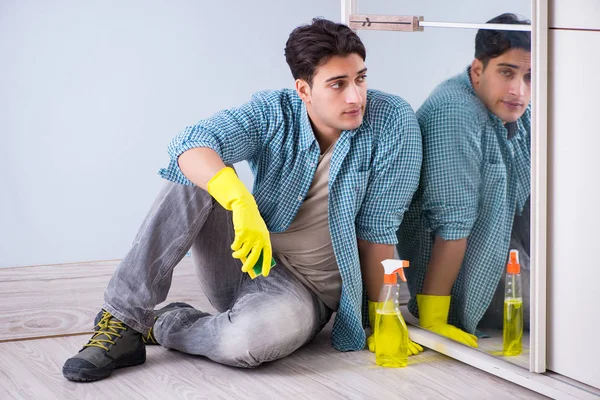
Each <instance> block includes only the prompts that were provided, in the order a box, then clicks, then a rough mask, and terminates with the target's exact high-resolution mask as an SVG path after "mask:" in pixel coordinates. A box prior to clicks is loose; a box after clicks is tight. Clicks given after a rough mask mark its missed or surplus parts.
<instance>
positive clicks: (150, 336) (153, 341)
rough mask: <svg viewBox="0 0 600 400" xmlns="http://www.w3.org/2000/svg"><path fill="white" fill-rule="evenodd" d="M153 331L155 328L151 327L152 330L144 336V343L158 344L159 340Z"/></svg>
mask: <svg viewBox="0 0 600 400" xmlns="http://www.w3.org/2000/svg"><path fill="white" fill-rule="evenodd" d="M152 331H153V329H152V328H150V330H149V331H148V334H147V335H146V336H142V341H143V342H144V344H158V342H157V341H156V338H155V337H154V333H153V332H152Z"/></svg>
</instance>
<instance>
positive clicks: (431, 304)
mask: <svg viewBox="0 0 600 400" xmlns="http://www.w3.org/2000/svg"><path fill="white" fill-rule="evenodd" d="M417 304H418V305H419V317H420V318H419V325H421V326H422V327H423V328H425V329H427V330H429V331H432V332H435V333H437V334H439V335H442V336H445V337H447V338H449V339H452V340H454V341H456V342H459V343H462V344H466V345H467V346H471V347H477V336H474V335H471V334H470V333H467V332H465V331H463V330H461V329H458V328H457V327H455V326H454V325H449V324H448V311H449V310H450V296H431V295H425V294H418V295H417Z"/></svg>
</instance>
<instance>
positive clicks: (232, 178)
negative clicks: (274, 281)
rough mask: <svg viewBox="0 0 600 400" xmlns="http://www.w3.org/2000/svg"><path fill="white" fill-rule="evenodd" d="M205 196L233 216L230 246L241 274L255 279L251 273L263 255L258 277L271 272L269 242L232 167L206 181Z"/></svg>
mask: <svg viewBox="0 0 600 400" xmlns="http://www.w3.org/2000/svg"><path fill="white" fill-rule="evenodd" d="M207 189H208V193H210V195H211V196H213V197H214V198H215V200H217V202H219V204H221V205H222V206H223V208H225V209H227V210H231V211H232V213H233V228H234V231H235V239H234V241H233V243H232V245H231V250H233V257H234V258H237V259H240V260H241V261H242V263H243V266H242V271H243V272H247V273H249V274H250V277H251V278H253V279H254V278H255V277H256V274H255V273H254V271H253V270H252V268H253V267H254V264H256V262H257V261H258V258H259V257H260V255H261V252H262V253H263V254H262V255H263V257H262V260H263V264H262V274H263V275H264V276H268V275H269V271H270V270H271V258H272V249H271V239H270V236H269V230H268V229H267V225H266V224H265V221H264V220H263V219H262V217H261V215H260V213H259V211H258V206H257V205H256V201H254V197H252V195H251V194H250V192H248V190H247V189H246V187H245V186H244V184H243V183H242V181H240V180H239V178H238V177H237V175H236V174H235V172H234V170H233V169H232V168H229V167H226V168H223V169H222V170H220V171H219V172H217V173H216V175H215V176H214V177H213V178H212V179H211V180H210V181H208V184H207Z"/></svg>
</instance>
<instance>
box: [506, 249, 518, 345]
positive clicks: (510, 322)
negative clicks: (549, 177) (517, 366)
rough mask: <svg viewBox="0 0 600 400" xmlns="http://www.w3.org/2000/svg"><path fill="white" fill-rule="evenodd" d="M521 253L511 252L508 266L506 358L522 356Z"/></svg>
mask: <svg viewBox="0 0 600 400" xmlns="http://www.w3.org/2000/svg"><path fill="white" fill-rule="evenodd" d="M522 293H523V292H522V286H521V265H520V264H519V251H518V250H511V251H510V257H509V260H508V264H507V266H506V284H505V286H504V324H503V330H502V339H503V340H502V343H503V346H502V347H503V349H502V353H503V354H504V355H505V356H516V355H519V354H521V351H522V347H523V346H522V343H521V342H522V339H523V294H522Z"/></svg>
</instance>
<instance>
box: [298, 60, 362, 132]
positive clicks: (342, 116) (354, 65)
mask: <svg viewBox="0 0 600 400" xmlns="http://www.w3.org/2000/svg"><path fill="white" fill-rule="evenodd" d="M366 72H367V68H365V63H364V61H363V59H362V58H361V57H360V56H359V55H357V54H350V55H348V56H345V57H340V56H334V57H331V58H330V59H329V60H327V62H326V63H325V64H323V65H321V66H320V67H318V68H317V71H316V73H315V75H314V77H313V82H312V87H310V86H309V85H308V83H306V81H303V80H300V79H299V80H297V81H296V90H298V94H299V95H300V97H301V98H302V100H304V102H305V103H306V109H307V110H308V114H309V116H310V119H311V121H312V123H313V126H314V128H316V129H317V131H319V133H322V134H336V133H337V134H339V133H340V132H341V131H344V130H352V129H356V128H358V127H359V126H360V124H361V123H362V119H363V115H364V112H365V105H366V102H367V80H366V77H367V76H366Z"/></svg>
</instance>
